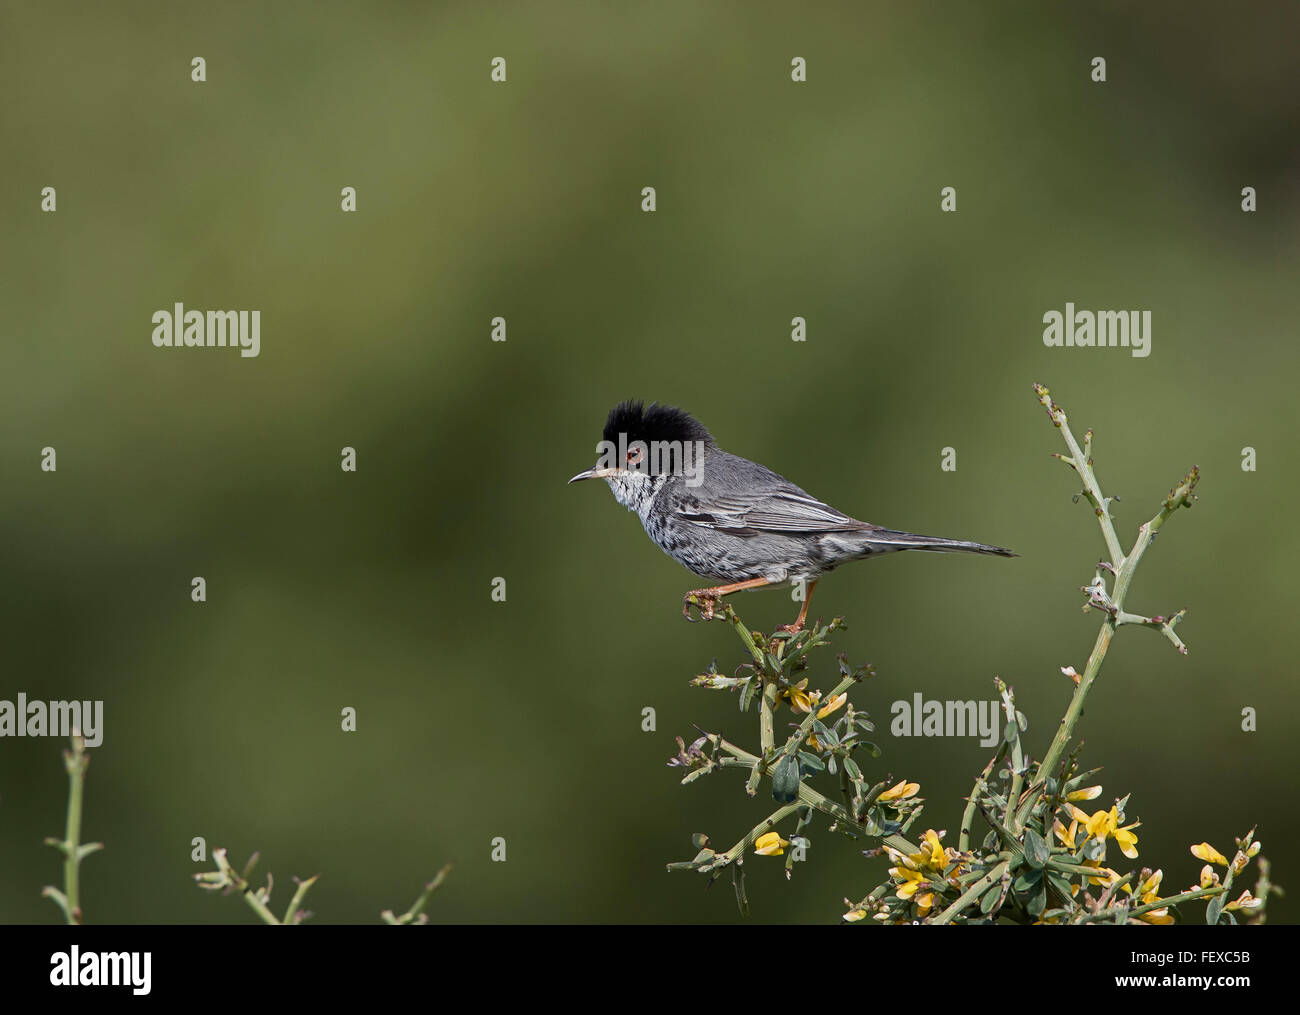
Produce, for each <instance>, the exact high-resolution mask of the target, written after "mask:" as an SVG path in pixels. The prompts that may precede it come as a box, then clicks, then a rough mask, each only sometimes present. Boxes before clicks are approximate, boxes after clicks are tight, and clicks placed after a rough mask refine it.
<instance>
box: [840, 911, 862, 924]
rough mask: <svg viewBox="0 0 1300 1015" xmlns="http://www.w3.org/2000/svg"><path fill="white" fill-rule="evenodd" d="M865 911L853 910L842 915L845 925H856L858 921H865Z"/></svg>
mask: <svg viewBox="0 0 1300 1015" xmlns="http://www.w3.org/2000/svg"><path fill="white" fill-rule="evenodd" d="M866 917H867V911H866V910H865V909H855V910H853V911H851V912H848V913H845V914H844V922H845V923H857V922H858V921H859V920H865V919H866Z"/></svg>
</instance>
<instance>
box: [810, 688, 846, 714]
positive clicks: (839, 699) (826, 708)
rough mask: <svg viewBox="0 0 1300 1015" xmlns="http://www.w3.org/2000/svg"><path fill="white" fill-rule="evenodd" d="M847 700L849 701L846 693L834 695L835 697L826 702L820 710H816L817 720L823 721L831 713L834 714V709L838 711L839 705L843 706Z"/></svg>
mask: <svg viewBox="0 0 1300 1015" xmlns="http://www.w3.org/2000/svg"><path fill="white" fill-rule="evenodd" d="M848 700H849V695H848V692H847V691H844V692H841V693H840V694H837V695H835V697H833V698H832V699H831V700H830V701H828V702H827V703H826V704H825V705H823V706H822V707H821V708H819V709H818V710H817V718H818V719H825V718H826V717H827V716H828V715H830V714H831V713H832V712H834V711H835V710H836V709H838V708H839V707H840V706H841V705H843V704H844V703H845V702H846V701H848Z"/></svg>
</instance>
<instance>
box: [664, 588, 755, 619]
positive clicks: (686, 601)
mask: <svg viewBox="0 0 1300 1015" xmlns="http://www.w3.org/2000/svg"><path fill="white" fill-rule="evenodd" d="M770 584H771V583H770V582H769V581H768V580H767V579H766V578H751V579H749V581H743V582H736V583H735V584H734V585H718V586H715V587H714V588H711V589H695V590H694V591H692V592H688V593H686V595H684V596H683V597H682V616H683V617H685V618H686V619H687V620H690V619H691V607H692V606H695V607H698V608H699V611H700V618H701V619H703V620H712V619H713V610H714V608H715V607H717V605H718V600H719V599H721V598H722V597H723V596H725V595H728V594H730V593H732V592H739V591H741V590H742V589H756V588H760V587H762V586H763V585H770Z"/></svg>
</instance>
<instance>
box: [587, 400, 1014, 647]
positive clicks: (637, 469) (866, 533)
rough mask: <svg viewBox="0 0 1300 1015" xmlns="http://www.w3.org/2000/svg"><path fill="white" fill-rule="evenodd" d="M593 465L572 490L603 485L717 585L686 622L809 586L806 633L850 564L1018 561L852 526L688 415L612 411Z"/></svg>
mask: <svg viewBox="0 0 1300 1015" xmlns="http://www.w3.org/2000/svg"><path fill="white" fill-rule="evenodd" d="M603 437H604V439H603V440H602V441H601V442H600V445H599V446H598V451H599V454H600V457H599V459H598V461H597V462H596V464H595V465H594V466H593V467H592V468H590V469H587V470H586V471H584V472H580V473H578V474H577V475H576V476H574V477H573V478H572V479H570V480H569V482H570V483H576V482H578V481H579V480H582V479H603V480H605V482H607V483H608V484H609V488H610V490H611V491H613V494H614V498H615V499H616V500H617V501H618V502H619V503H620V504H623V505H625V506H626V507H627V509H628V510H629V511H635V512H636V513H637V515H638V516H639V517H640V519H641V523H642V524H643V525H644V526H645V530H646V533H647V534H648V535H649V536H650V538H651V539H653V540H654V541H655V543H657V544H658V545H659V547H660V548H661V549H662V550H663V551H664V552H665V553H667V554H668V556H670V557H672V558H673V559H674V560H675V561H677V562H678V563H679V564H681V565H682V566H683V567H685V568H687V569H688V570H690V571H693V572H694V573H695V574H697V575H699V576H700V577H702V578H705V579H707V580H709V581H712V582H717V583H719V584H717V585H714V586H712V587H710V588H702V589H695V590H693V591H691V592H688V593H687V594H686V596H685V597H684V600H683V605H682V615H683V616H685V617H686V618H687V619H688V620H689V619H690V608H691V606H696V607H697V608H698V609H699V611H700V615H701V617H703V618H704V619H705V620H711V619H712V618H713V611H714V608H715V607H716V605H717V602H718V600H719V599H720V598H721V597H722V596H725V595H728V594H729V593H732V592H739V591H741V590H742V589H756V588H761V587H764V586H774V587H780V586H787V585H794V584H803V585H804V586H805V593H804V600H803V606H802V608H801V609H800V610H799V616H798V619H796V620H795V622H794V623H793V624H789V625H786V626H785V627H783V628H781V630H785V631H789V632H791V633H795V632H798V631H800V630H802V629H803V626H804V621H805V619H806V618H807V615H808V604H809V602H810V601H811V600H812V591H813V588H814V587H815V586H816V584H817V579H819V578H820V577H821V576H822V575H824V574H826V573H827V572H828V571H830V570H832V569H834V568H836V567H838V566H839V565H841V564H843V563H845V562H846V561H850V560H865V559H867V558H869V557H875V556H879V555H880V554H884V553H893V552H894V551H896V550H933V551H939V552H945V553H946V552H954V551H956V552H964V553H989V554H996V555H998V556H1000V557H1014V556H1016V554H1014V553H1012V552H1011V551H1010V550H1005V549H1003V548H1002V547H1000V546H987V545H985V544H984V543H971V542H966V541H965V540H961V539H942V538H939V537H937V536H918V535H914V534H913V533H910V532H899V531H897V530H895V529H886V528H882V527H881V526H879V525H871V524H869V523H867V522H861V521H858V520H857V519H856V518H851V517H849V516H848V515H846V514H844V513H843V512H842V511H838V510H836V509H835V508H833V507H831V506H830V505H829V504H825V503H823V502H822V501H820V500H818V499H817V498H816V497H813V496H811V495H810V494H808V493H806V492H805V491H803V490H801V489H800V488H799V487H797V486H795V485H794V484H793V483H791V482H790V481H789V480H788V479H786V478H785V477H783V476H779V475H777V474H776V473H775V472H773V471H772V470H771V469H768V468H766V467H765V466H762V465H759V464H758V463H757V462H751V461H749V460H748V459H745V458H741V457H739V456H738V455H733V454H730V453H728V452H726V451H723V450H722V448H720V447H718V445H717V442H715V441H714V439H713V437H712V436H711V435H710V433H709V432H708V430H706V429H705V428H704V426H703V425H701V424H700V422H699V421H698V420H696V419H695V418H694V417H693V416H691V415H690V414H689V413H687V412H684V411H683V410H681V409H677V408H674V407H673V406H670V405H658V404H651V405H649V406H644V405H643V404H642V403H641V402H638V401H626V402H621V403H619V404H618V405H616V406H615V407H614V408H613V409H612V410H611V411H610V413H609V418H608V419H607V420H606V421H605V431H604V434H603Z"/></svg>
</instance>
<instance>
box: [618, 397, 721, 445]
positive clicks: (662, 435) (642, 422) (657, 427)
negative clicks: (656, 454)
mask: <svg viewBox="0 0 1300 1015" xmlns="http://www.w3.org/2000/svg"><path fill="white" fill-rule="evenodd" d="M620 434H626V435H627V437H626V440H627V441H628V443H631V442H632V441H644V442H645V443H646V444H650V443H653V442H654V441H682V442H686V441H705V442H711V441H712V440H713V438H712V437H711V436H709V431H708V430H706V429H704V425H703V424H702V423H701V422H700V421H699V420H697V419H696V418H695V417H694V416H692V415H691V414H690V413H689V412H686V411H685V410H684V409H678V408H676V407H675V406H672V405H660V404H659V403H658V402H651V403H650V404H649V405H648V406H643V405H642V403H641V402H639V401H633V400H632V399H628V400H627V401H626V402H619V403H618V405H616V406H614V408H612V409H610V410H609V417H608V418H607V419H606V420H605V432H604V434H603V435H602V436H603V437H604V438H605V440H607V441H609V442H610V443H611V444H617V443H618V441H619V435H620Z"/></svg>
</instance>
